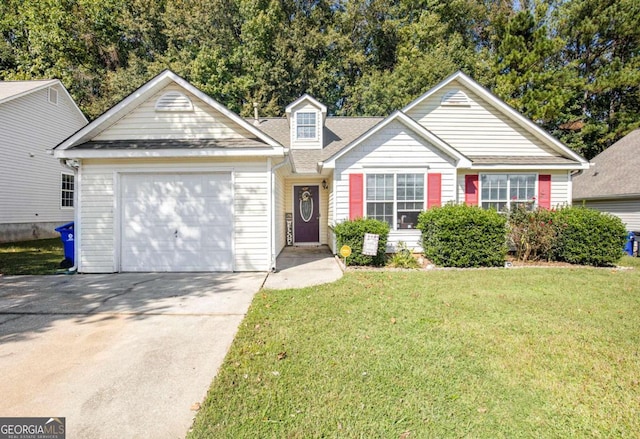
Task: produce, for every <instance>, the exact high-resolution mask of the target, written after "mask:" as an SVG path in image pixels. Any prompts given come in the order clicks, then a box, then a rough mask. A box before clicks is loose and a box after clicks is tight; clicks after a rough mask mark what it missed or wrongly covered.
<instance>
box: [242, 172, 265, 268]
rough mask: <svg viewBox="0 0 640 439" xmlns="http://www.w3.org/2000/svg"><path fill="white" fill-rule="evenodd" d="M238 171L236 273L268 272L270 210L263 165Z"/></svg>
mask: <svg viewBox="0 0 640 439" xmlns="http://www.w3.org/2000/svg"><path fill="white" fill-rule="evenodd" d="M257 165H258V166H254V167H251V168H249V167H247V166H243V167H242V169H240V168H237V169H236V171H235V173H234V174H235V175H234V190H235V193H234V198H235V201H234V210H235V215H234V217H235V265H236V268H235V269H236V271H267V270H269V269H270V268H271V267H270V266H269V265H270V262H271V255H270V254H269V249H270V243H269V239H270V238H269V225H270V224H271V223H270V221H269V217H268V214H269V209H268V203H270V199H271V194H270V193H268V191H267V188H268V180H267V179H268V178H270V173H269V172H267V171H266V166H265V164H264V163H260V164H257Z"/></svg>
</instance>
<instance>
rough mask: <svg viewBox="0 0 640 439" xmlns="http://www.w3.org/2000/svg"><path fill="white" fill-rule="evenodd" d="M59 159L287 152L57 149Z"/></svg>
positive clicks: (277, 152) (275, 153) (278, 151)
mask: <svg viewBox="0 0 640 439" xmlns="http://www.w3.org/2000/svg"><path fill="white" fill-rule="evenodd" d="M53 154H54V157H55V158H58V159H111V158H152V157H172V158H195V157H284V156H285V152H284V148H282V147H275V148H252V149H242V148H237V149H222V148H218V149H216V148H209V149H206V150H188V151H185V150H184V149H156V150H153V149H147V150H129V149H117V150H111V151H107V150H104V149H103V150H92V149H83V150H78V149H71V150H60V149H56V150H54V152H53Z"/></svg>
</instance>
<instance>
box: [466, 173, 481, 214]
mask: <svg viewBox="0 0 640 439" xmlns="http://www.w3.org/2000/svg"><path fill="white" fill-rule="evenodd" d="M464 202H465V203H466V204H468V205H469V206H477V205H478V174H469V175H465V176H464Z"/></svg>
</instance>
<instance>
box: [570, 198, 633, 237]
mask: <svg viewBox="0 0 640 439" xmlns="http://www.w3.org/2000/svg"><path fill="white" fill-rule="evenodd" d="M576 203H577V202H576ZM585 206H586V207H589V208H591V209H596V210H599V211H601V212H608V213H610V214H612V215H615V216H617V217H618V218H620V219H621V220H622V222H623V223H624V224H625V225H626V226H627V230H628V231H634V232H640V199H632V200H606V201H587V202H585Z"/></svg>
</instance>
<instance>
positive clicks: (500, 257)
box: [418, 204, 507, 267]
mask: <svg viewBox="0 0 640 439" xmlns="http://www.w3.org/2000/svg"><path fill="white" fill-rule="evenodd" d="M418 229H420V230H421V231H422V248H423V250H424V255H425V256H426V257H427V258H428V259H429V260H430V261H431V262H433V263H434V264H436V265H441V266H446V267H493V266H501V265H503V264H504V260H505V256H506V253H507V246H506V239H505V236H506V218H505V217H504V216H503V215H500V214H499V213H498V212H496V211H495V210H483V209H481V208H480V207H477V206H467V205H465V204H448V205H446V206H443V207H437V208H433V209H429V210H427V211H425V212H422V213H420V216H419V217H418Z"/></svg>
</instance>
